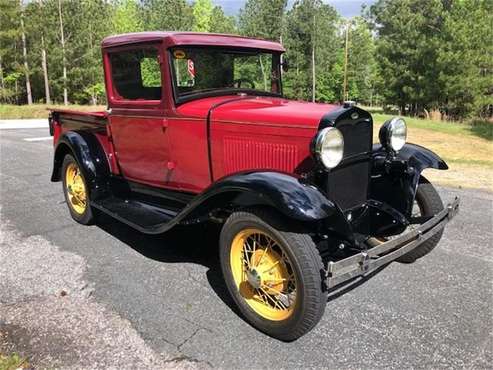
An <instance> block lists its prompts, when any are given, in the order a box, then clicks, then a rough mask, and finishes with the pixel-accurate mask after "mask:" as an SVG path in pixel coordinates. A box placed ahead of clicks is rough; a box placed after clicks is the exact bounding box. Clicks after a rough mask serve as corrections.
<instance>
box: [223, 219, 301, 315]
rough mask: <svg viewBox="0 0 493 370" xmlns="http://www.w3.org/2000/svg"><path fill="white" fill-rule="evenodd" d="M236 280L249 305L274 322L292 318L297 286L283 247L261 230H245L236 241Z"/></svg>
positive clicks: (233, 249) (233, 255)
mask: <svg viewBox="0 0 493 370" xmlns="http://www.w3.org/2000/svg"><path fill="white" fill-rule="evenodd" d="M230 264H231V272H232V274H233V279H234V281H235V284H236V286H237V288H238V290H239V292H240V295H241V296H242V297H243V299H244V300H245V301H246V303H247V304H248V305H249V306H250V308H252V309H253V310H254V311H255V312H256V313H257V314H258V315H260V316H262V317H263V318H265V319H268V320H272V321H281V320H286V319H287V318H289V317H290V316H291V315H292V314H293V312H294V308H295V306H296V300H297V299H296V298H297V282H296V277H295V273H294V270H293V266H292V263H291V262H290V260H289V257H288V256H287V254H286V253H285V251H284V250H283V248H282V246H281V244H280V243H279V242H277V241H276V240H275V239H274V238H272V237H271V236H270V235H268V234H266V233H265V232H263V231H261V230H259V229H255V228H252V229H245V230H242V231H240V232H239V233H238V234H237V235H236V236H235V237H234V239H233V241H232V244H231V254H230Z"/></svg>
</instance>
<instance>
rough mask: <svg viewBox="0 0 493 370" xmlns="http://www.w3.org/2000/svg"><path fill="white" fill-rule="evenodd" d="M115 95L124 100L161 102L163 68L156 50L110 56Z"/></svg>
mask: <svg viewBox="0 0 493 370" xmlns="http://www.w3.org/2000/svg"><path fill="white" fill-rule="evenodd" d="M109 57H110V62H111V75H112V76H111V77H112V79H113V89H114V91H113V92H114V94H115V96H116V97H117V99H124V100H161V90H162V89H161V66H160V64H159V58H158V51H157V50H156V49H139V50H130V51H121V52H115V53H111V54H110V55H109Z"/></svg>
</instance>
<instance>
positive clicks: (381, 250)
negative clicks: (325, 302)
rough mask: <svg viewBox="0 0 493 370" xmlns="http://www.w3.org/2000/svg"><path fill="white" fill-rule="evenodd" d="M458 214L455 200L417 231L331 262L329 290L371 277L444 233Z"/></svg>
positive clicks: (456, 200)
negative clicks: (441, 232)
mask: <svg viewBox="0 0 493 370" xmlns="http://www.w3.org/2000/svg"><path fill="white" fill-rule="evenodd" d="M458 211H459V198H455V200H454V201H453V202H452V203H451V204H449V205H448V206H447V207H445V209H444V210H443V211H441V212H440V213H438V214H436V215H435V216H434V217H433V218H431V219H429V220H428V221H426V222H425V223H423V224H422V225H420V226H419V227H417V228H416V229H414V230H412V231H410V232H408V233H405V234H404V235H402V236H400V237H398V238H396V239H392V240H390V241H388V242H385V243H382V244H380V245H378V246H376V247H373V248H370V249H367V250H366V251H364V252H361V253H358V254H355V255H353V256H351V257H348V258H345V259H343V260H340V261H337V262H332V261H331V262H329V264H328V266H327V287H328V288H329V289H330V288H333V287H335V286H336V285H339V284H341V283H343V282H345V281H347V280H350V279H353V278H355V277H358V276H365V275H368V274H370V273H371V272H372V271H374V270H376V269H378V268H379V267H381V266H383V265H386V264H388V263H389V262H392V261H394V260H395V259H396V258H399V257H400V256H402V255H404V254H406V253H408V252H410V251H412V250H413V249H415V248H416V247H418V246H419V245H420V244H422V243H424V242H425V241H426V240H428V239H429V238H431V237H432V236H433V235H435V234H436V233H438V232H439V231H440V230H442V229H443V228H444V227H445V224H446V223H447V222H448V221H450V220H451V219H452V218H453V217H454V216H455V215H456V214H457V212H458Z"/></svg>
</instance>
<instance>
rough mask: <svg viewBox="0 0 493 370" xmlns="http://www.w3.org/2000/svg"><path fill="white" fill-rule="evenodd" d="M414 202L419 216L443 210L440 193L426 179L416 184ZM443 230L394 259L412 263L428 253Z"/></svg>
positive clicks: (440, 236)
mask: <svg viewBox="0 0 493 370" xmlns="http://www.w3.org/2000/svg"><path fill="white" fill-rule="evenodd" d="M416 202H417V203H418V207H419V210H420V213H421V216H433V215H435V214H437V213H439V212H441V211H442V210H443V203H442V199H441V198H440V195H439V194H438V192H437V191H436V189H435V187H434V186H433V185H432V184H430V183H429V182H428V181H427V180H426V179H424V178H422V182H420V184H419V185H418V190H417V191H416ZM442 234H443V230H441V231H440V232H439V233H437V234H435V235H434V236H432V237H431V238H430V239H428V240H427V241H426V242H424V243H423V244H421V245H420V246H419V247H417V248H416V249H413V250H412V251H410V252H409V253H407V254H405V255H403V256H401V257H399V258H398V259H397V260H396V261H398V262H402V263H413V262H415V261H416V260H417V259H418V258H421V257H423V256H425V255H427V254H428V253H430V252H431V251H432V250H433V249H434V248H435V247H436V246H437V244H438V242H439V241H440V239H441V238H442Z"/></svg>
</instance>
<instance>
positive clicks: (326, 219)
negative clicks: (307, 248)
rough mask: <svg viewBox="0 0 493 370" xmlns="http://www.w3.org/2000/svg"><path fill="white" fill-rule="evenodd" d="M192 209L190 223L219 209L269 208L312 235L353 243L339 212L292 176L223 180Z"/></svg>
mask: <svg viewBox="0 0 493 370" xmlns="http://www.w3.org/2000/svg"><path fill="white" fill-rule="evenodd" d="M192 203H194V204H195V205H190V206H192V207H193V208H194V209H193V211H191V212H190V213H189V214H188V215H187V217H186V218H187V219H191V218H194V217H199V216H200V215H207V214H209V213H210V212H211V211H214V210H220V209H235V208H242V209H243V208H249V207H258V206H266V207H270V208H273V209H275V210H277V211H278V212H279V213H280V214H282V215H283V216H284V218H285V219H286V220H289V221H291V224H292V225H294V226H296V225H298V226H300V227H303V228H305V229H306V228H309V229H310V231H311V232H315V233H320V234H326V233H327V232H332V233H335V234H337V235H339V236H340V237H341V238H343V239H345V240H348V241H349V242H351V243H353V242H354V238H353V232H352V229H351V226H350V225H349V223H348V222H347V221H346V218H345V217H344V215H343V213H342V211H341V210H340V208H339V207H338V206H337V205H336V204H334V203H333V202H331V201H330V200H329V199H327V198H326V197H325V195H324V194H323V193H322V192H321V191H320V190H319V189H318V188H316V187H315V186H313V185H310V184H306V183H303V182H302V181H301V180H300V179H298V178H295V177H293V176H292V175H289V174H285V173H281V172H273V171H259V172H241V173H237V174H233V175H229V176H227V177H224V178H222V179H220V180H218V181H217V182H215V183H214V184H213V185H211V186H210V187H209V188H208V189H206V190H205V191H204V192H203V193H202V194H201V195H199V196H198V197H197V198H196V199H195V200H194V201H193V202H192Z"/></svg>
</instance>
